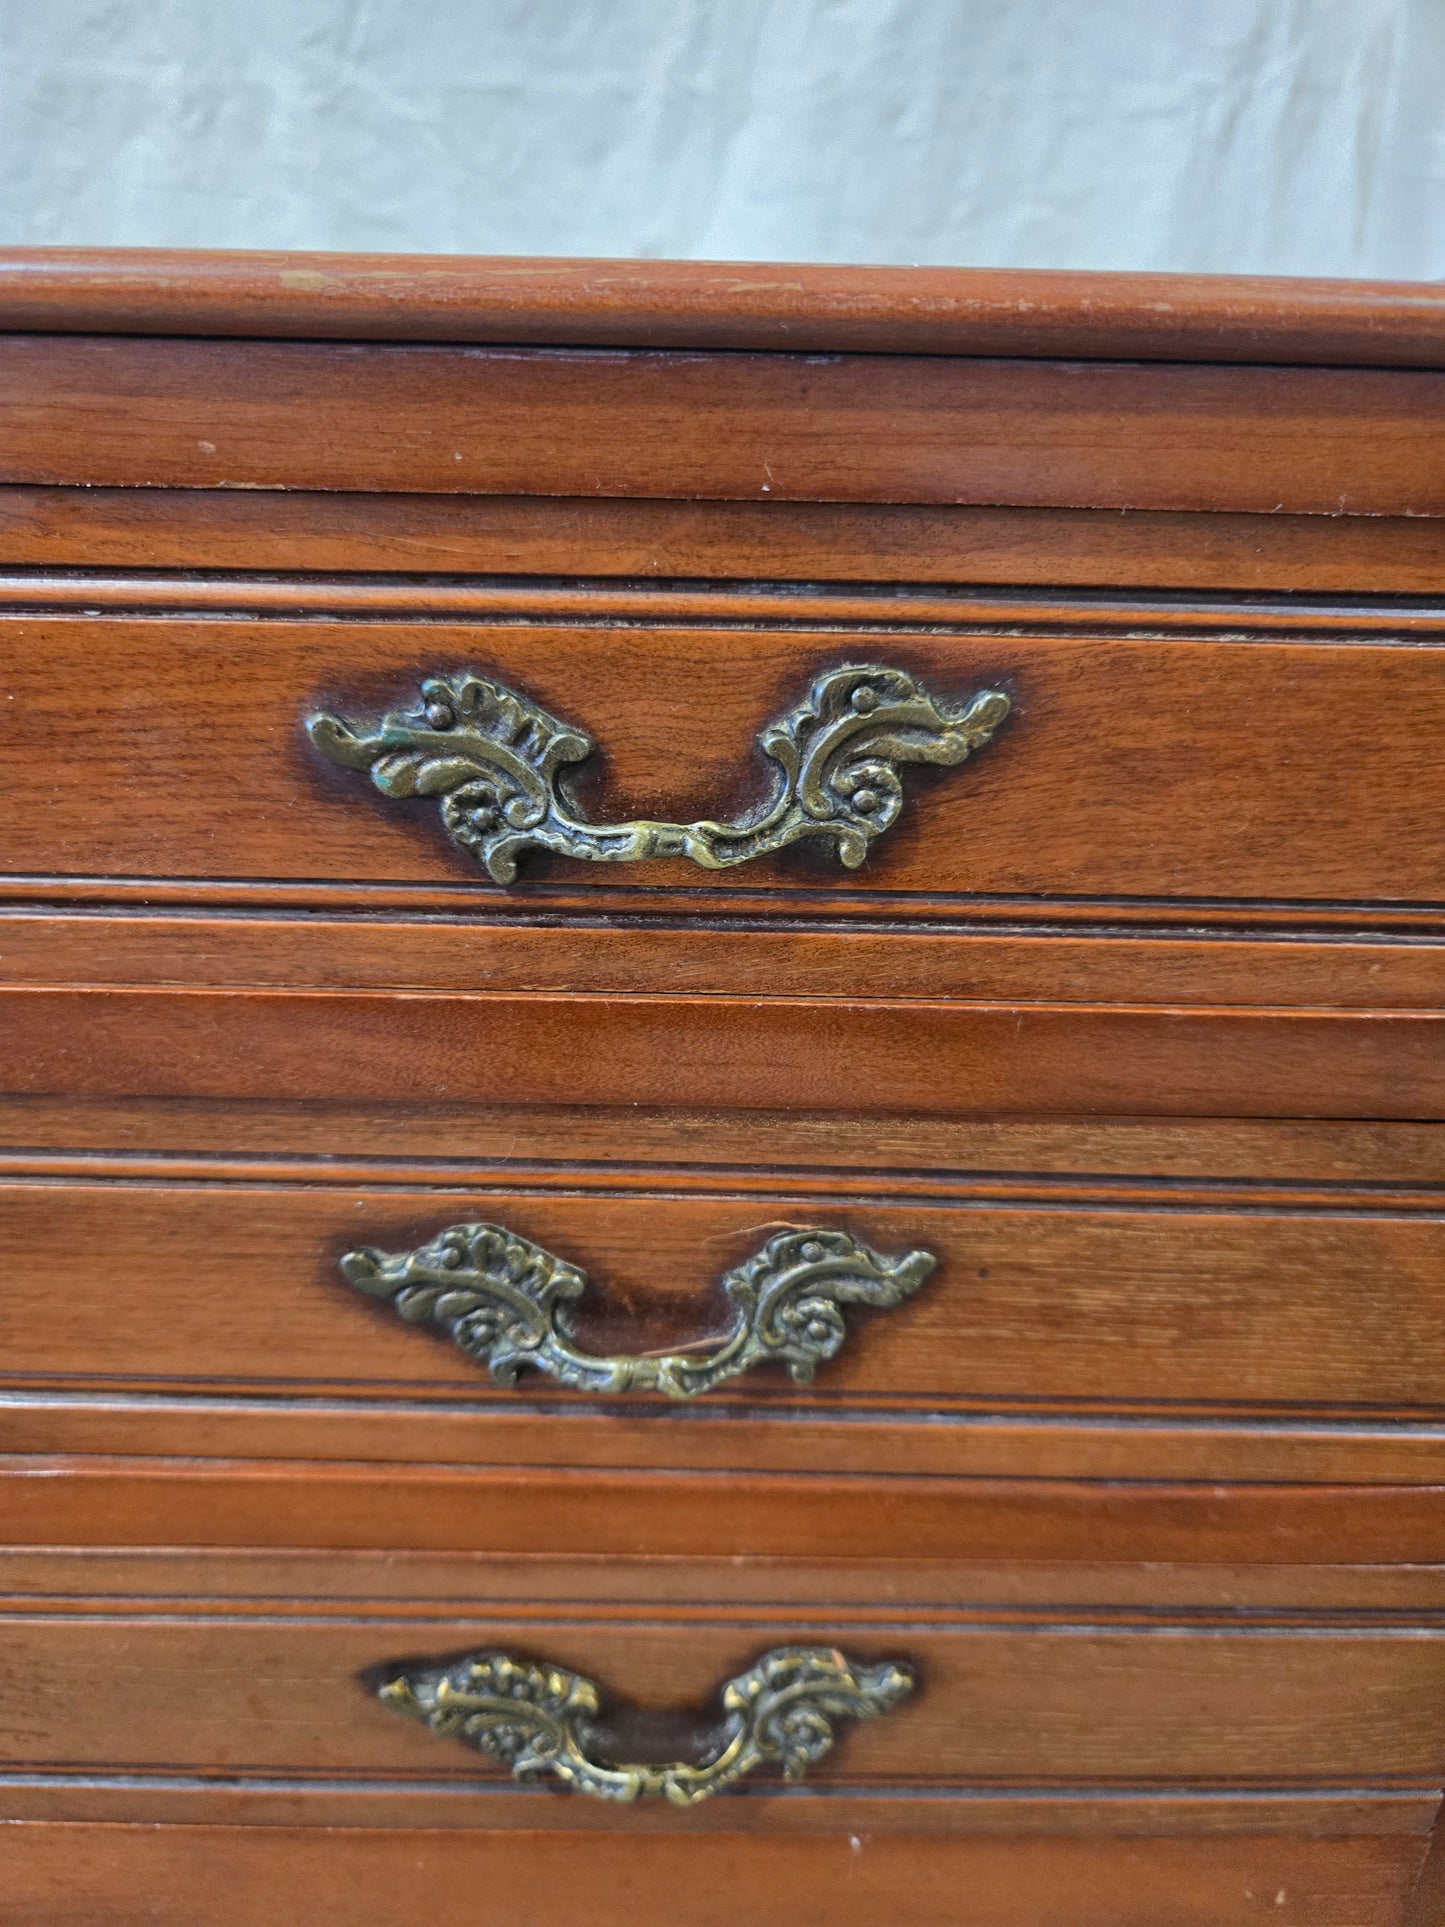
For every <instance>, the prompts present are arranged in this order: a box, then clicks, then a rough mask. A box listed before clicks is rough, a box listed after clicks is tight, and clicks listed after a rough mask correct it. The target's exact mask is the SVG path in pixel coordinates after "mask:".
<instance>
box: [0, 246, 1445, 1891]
mask: <svg viewBox="0 0 1445 1927" xmlns="http://www.w3.org/2000/svg"><path fill="white" fill-rule="evenodd" d="M0 329H3V331H4V332H0V715H3V719H4V737H3V746H0V1093H3V1094H0V1162H3V1169H0V1180H3V1182H0V1413H3V1421H0V1423H3V1435H0V1662H3V1671H4V1677H5V1680H6V1694H5V1702H4V1704H5V1712H4V1718H3V1720H0V1812H3V1816H4V1818H5V1819H7V1820H8V1821H9V1822H11V1824H10V1825H9V1826H7V1827H6V1828H5V1829H4V1835H3V1838H4V1843H5V1848H6V1859H5V1871H4V1876H3V1889H0V1920H3V1921H4V1922H6V1923H9V1922H11V1921H14V1922H15V1923H17V1927H20V1924H21V1923H23V1927H45V1924H46V1923H55V1924H56V1927H59V1924H60V1923H62V1922H63V1923H66V1927H77V1924H82V1923H91V1922H97V1923H99V1922H111V1921H116V1922H120V1921H125V1922H130V1921H137V1922H139V1921H141V1920H144V1921H147V1922H154V1923H158V1924H159V1927H194V1923H196V1922H198V1921H201V1920H205V1921H207V1922H210V1921H216V1922H218V1923H226V1924H227V1927H229V1923H237V1927H252V1924H253V1923H255V1924H256V1927H259V1924H260V1923H269V1922H273V1921H281V1920H284V1919H292V1918H295V1917H296V1916H295V1906H296V1896H297V1894H298V1892H304V1893H305V1894H306V1896H307V1902H306V1909H307V1911H306V1917H307V1919H308V1921H310V1922H314V1923H316V1924H317V1927H393V1924H394V1923H395V1924H398V1927H399V1923H401V1922H411V1921H415V1920H426V1921H428V1922H433V1923H436V1927H450V1924H451V1923H461V1922H472V1921H475V1920H477V1919H480V1918H483V1917H485V1918H486V1919H488V1920H495V1921H497V1922H498V1923H505V1927H557V1924H558V1923H562V1922H564V1921H571V1920H574V1919H577V1918H582V1917H585V1918H586V1919H588V1920H589V1921H590V1922H593V1923H595V1927H624V1924H633V1927H641V1923H649V1927H650V1923H654V1922H655V1923H657V1924H658V1927H768V1923H771V1922H774V1921H777V1922H784V1921H786V1922H788V1923H790V1927H824V1924H825V1923H828V1924H829V1927H833V1924H836V1927H847V1924H848V1923H858V1927H865V1924H866V1927H875V1924H876V1927H887V1924H888V1923H894V1922H897V1923H902V1924H903V1927H944V1923H949V1924H950V1927H951V1924H952V1923H955V1922H957V1921H960V1920H963V1919H966V1920H967V1921H968V1922H969V1923H970V1927H1038V1924H1039V1923H1042V1922H1045V1921H1046V1922H1048V1923H1050V1927H1243V1924H1244V1923H1248V1922H1251V1921H1256V1920H1257V1921H1269V1922H1273V1923H1277V1924H1278V1927H1407V1923H1408V1924H1409V1927H1428V1924H1429V1923H1436V1922H1439V1921H1441V1920H1445V1848H1435V1849H1432V1846H1431V1841H1432V1836H1433V1835H1436V1834H1437V1833H1438V1832H1439V1830H1438V1828H1437V1815H1438V1813H1439V1811H1440V1806H1441V1798H1442V1786H1445V1430H1442V1419H1445V1321H1442V1316H1441V1314H1442V1308H1445V1216H1442V1201H1445V1122H1442V1120H1445V884H1442V877H1445V834H1442V820H1445V777H1442V773H1441V760H1440V758H1441V750H1440V744H1441V741H1442V739H1445V653H1442V642H1445V606H1442V603H1441V591H1442V587H1445V295H1442V294H1441V293H1440V292H1439V291H1436V290H1428V289H1410V288H1397V289H1385V288H1369V287H1363V286H1349V285H1343V284H1342V285H1337V286H1332V285H1329V284H1289V283H1277V284H1271V283H1245V282H1220V283H1210V282H1191V281H1181V282H1177V283H1176V282H1173V281H1170V280H1167V279H1152V280H1151V279H1145V278H1140V279H1135V280H1131V279H1128V278H1121V277H1065V276H1048V275H1043V276H1029V275H974V274H962V273H960V274H940V273H931V272H918V273H902V272H888V273H884V272H882V271H848V272H843V271H833V270H792V269H745V270H734V269H712V268H683V267H678V268H670V267H667V266H658V265H655V264H652V265H637V266H625V265H624V266H618V265H616V264H611V265H609V264H605V263H591V264H565V263H562V264H546V263H532V264H520V263H484V262H472V263H466V262H446V261H415V262H404V261H394V260H385V259H375V260H372V259H366V258H356V259H342V258H327V257H315V258H308V257H249V258H248V257H195V258H192V257H186V256H151V255H125V254H121V255H105V254H87V255H70V254H65V253H40V254H25V253H20V254H12V255H10V256H7V257H5V258H4V259H3V260H0ZM398 1715H403V1716H406V1717H398ZM1442 1837H1445V1836H1442ZM479 1908H480V1909H481V1911H480V1912H479Z"/></svg>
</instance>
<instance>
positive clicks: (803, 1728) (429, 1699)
mask: <svg viewBox="0 0 1445 1927" xmlns="http://www.w3.org/2000/svg"><path fill="white" fill-rule="evenodd" d="M913 1684H914V1674H913V1669H912V1668H911V1667H909V1666H906V1665H903V1664H901V1663H899V1662H896V1661H891V1660H885V1661H883V1662H882V1663H881V1664H879V1665H877V1666H863V1665H860V1664H859V1663H858V1662H857V1661H856V1660H851V1659H848V1658H847V1657H846V1656H845V1655H844V1654H842V1653H840V1652H838V1651H836V1650H835V1649H833V1648H830V1647H827V1646H779V1647H776V1648H774V1650H773V1651H771V1652H768V1653H764V1655H763V1657H762V1658H761V1659H760V1660H759V1661H758V1662H757V1664H756V1665H755V1666H751V1667H749V1669H748V1670H747V1672H745V1673H739V1674H738V1676H737V1677H736V1678H735V1679H730V1680H728V1682H727V1683H726V1685H725V1686H724V1687H723V1689H722V1693H721V1699H722V1707H723V1720H722V1723H721V1725H720V1726H719V1727H718V1728H716V1729H715V1731H714V1733H713V1735H712V1736H711V1738H710V1740H709V1742H708V1744H707V1745H706V1748H705V1750H704V1753H703V1757H702V1759H701V1760H700V1761H698V1762H696V1763H693V1762H691V1761H687V1760H678V1761H673V1762H671V1763H669V1764H667V1765H641V1764H621V1763H614V1762H613V1761H611V1760H610V1759H608V1758H607V1757H606V1752H605V1743H603V1742H601V1740H600V1736H599V1733H598V1730H597V1725H596V1722H597V1720H598V1716H599V1715H600V1714H601V1711H602V1694H601V1692H600V1690H599V1689H598V1687H597V1686H596V1685H595V1684H594V1682H593V1681H592V1680H590V1679H585V1678H584V1677H583V1676H582V1675H581V1674H580V1673H572V1672H569V1671H567V1669H566V1668H565V1667H561V1666H549V1665H545V1664H542V1665H534V1664H531V1663H529V1662H528V1661H526V1660H519V1659H513V1658H511V1657H509V1656H508V1655H507V1654H506V1653H472V1654H469V1655H468V1656H467V1657H466V1658H465V1659H461V1660H458V1661H457V1662H456V1663H455V1664H453V1665H451V1666H440V1667H434V1668H420V1669H417V1670H416V1671H410V1672H402V1673H398V1674H396V1675H394V1676H393V1677H392V1678H389V1679H388V1680H386V1681H385V1683H384V1684H383V1685H382V1686H381V1687H380V1689H379V1691H380V1697H381V1698H382V1699H383V1700H384V1701H385V1703H386V1704H387V1705H388V1706H390V1707H393V1708H394V1709H395V1710H396V1711H397V1712H398V1713H406V1714H409V1715H411V1716H412V1717H413V1718H415V1719H419V1720H423V1721H425V1723H426V1724H427V1725H428V1726H429V1727H430V1728H431V1730H432V1732H433V1733H436V1734H438V1735H439V1736H441V1737H442V1738H444V1739H450V1738H458V1739H463V1740H466V1741H467V1742H468V1743H469V1744H470V1745H472V1746H474V1747H476V1748H477V1749H478V1750H479V1751H481V1752H483V1753H489V1754H491V1755H492V1757H493V1758H494V1759H497V1760H500V1761H501V1762H502V1763H503V1765H504V1766H508V1767H510V1768H511V1770H512V1777H513V1778H514V1779H516V1780H520V1781H523V1782H526V1781H530V1780H537V1779H540V1778H542V1777H543V1776H544V1775H546V1774H548V1773H551V1774H555V1775H556V1777H557V1778H558V1779H559V1780H561V1781H562V1782H563V1783H564V1784H565V1785H566V1786H569V1787H571V1788H573V1789H575V1791H577V1792H579V1793H590V1794H592V1795H594V1796H595V1797H596V1798H597V1799H599V1800H620V1801H632V1800H640V1799H654V1798H657V1797H662V1798H664V1799H667V1800H669V1801H671V1803H672V1804H673V1805H674V1806H680V1807H687V1806H694V1805H695V1804H696V1803H697V1802H698V1801H699V1800H706V1799H708V1798H709V1797H710V1796H711V1795H712V1794H714V1793H720V1792H721V1791H722V1790H723V1789H724V1788H725V1787H728V1786H731V1785H732V1784H733V1782H734V1781H735V1780H739V1779H741V1778H742V1776H743V1775H744V1774H745V1773H751V1772H752V1771H753V1769H754V1768H755V1767H758V1766H762V1765H764V1764H765V1763H773V1762H776V1763H778V1764H780V1765H781V1766H782V1769H783V1777H784V1779H786V1780H798V1779H801V1778H802V1776H803V1774H804V1773H805V1772H806V1771H807V1769H808V1768H809V1767H810V1766H813V1765H815V1764H816V1763H817V1762H818V1761H819V1760H821V1759H822V1757H823V1755H824V1754H825V1753H827V1752H829V1751H830V1749H831V1748H832V1745H833V1742H834V1739H835V1737H836V1735H835V1732H834V1728H835V1725H836V1723H837V1722H838V1721H840V1720H871V1719H876V1718H877V1717H878V1715H879V1714H880V1713H886V1712H888V1711H889V1710H890V1709H891V1708H892V1707H894V1706H897V1705H898V1703H899V1702H900V1701H901V1700H903V1699H906V1698H907V1696H908V1695H909V1693H911V1692H912V1690H913Z"/></svg>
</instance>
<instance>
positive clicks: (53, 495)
mask: <svg viewBox="0 0 1445 1927" xmlns="http://www.w3.org/2000/svg"><path fill="white" fill-rule="evenodd" d="M0 563H3V564H4V565H6V566H7V567H9V566H13V565H16V564H20V565H32V566H34V565H41V566H43V565H47V564H48V565H55V564H60V565H63V566H64V567H67V568H72V567H77V568H81V567H83V568H101V569H107V568H127V569H130V568H135V569H147V570H155V569H275V570H296V569H332V570H364V571H367V572H368V573H374V572H375V571H377V570H438V571H457V570H480V571H482V572H484V573H486V572H497V573H500V574H510V575H524V576H525V575H567V574H570V573H576V574H580V575H583V576H591V577H598V578H605V577H637V578H643V579H645V578H649V577H659V576H662V577H666V576H681V577H687V576H694V577H696V576H706V577H724V578H726V577H731V578H734V579H736V578H739V577H740V578H742V579H744V580H746V579H748V578H754V577H764V578H769V577H770V578H773V579H777V578H780V577H781V578H789V577H792V578H795V579H797V580H799V581H803V582H819V581H835V582H883V581H889V580H896V581H899V582H909V583H937V582H942V583H955V582H969V583H1008V584H1022V583H1036V584H1041V585H1043V586H1046V587H1049V588H1057V587H1062V586H1065V585H1070V586H1072V585H1078V586H1081V587H1089V586H1092V585H1098V584H1114V585H1117V586H1121V587H1131V588H1144V589H1147V588H1191V589H1207V590H1221V591H1239V590H1251V591H1257V590H1269V589H1275V590H1278V589H1294V590H1315V591H1330V590H1341V591H1345V592H1353V591H1358V590H1360V588H1361V586H1362V585H1365V586H1367V587H1368V588H1369V589H1370V590H1371V591H1373V592H1374V593H1376V594H1381V595H1384V594H1396V595H1399V594H1415V595H1422V596H1430V595H1436V594H1438V591H1439V588H1440V581H1441V573H1442V569H1445V518H1430V517H1410V516H1318V515H1267V516H1259V515H1229V514H1218V513H1215V514H1210V515H1191V514H1187V513H1170V512H1155V511H1151V510H1147V509H1132V510H1124V511H1119V510H1114V509H1000V508H977V507H974V508H969V507H962V508H960V507H942V508H914V507H901V506H898V505H896V504H890V503H877V502H867V503H858V502H854V503H814V502H773V501H771V500H769V501H766V502H706V503H698V502H677V501H674V502H665V501H641V500H638V501H626V500H616V499H614V500H611V501H587V500H578V499H576V498H567V497H553V498H547V497H541V496H504V495H388V494H372V495H364V496H356V495H338V494H327V493H324V492H307V491H305V490H295V491H288V492H284V493H283V492H279V491H256V492H252V491H246V490H191V489H163V488H147V489H123V488H122V489H115V488H26V487H23V486H19V485H9V486H0ZM509 586H510V587H511V588H512V590H513V593H514V594H515V593H516V592H517V585H516V584H515V583H512V584H510V585H509ZM10 593H11V594H13V593H14V585H13V583H12V585H11V588H10Z"/></svg>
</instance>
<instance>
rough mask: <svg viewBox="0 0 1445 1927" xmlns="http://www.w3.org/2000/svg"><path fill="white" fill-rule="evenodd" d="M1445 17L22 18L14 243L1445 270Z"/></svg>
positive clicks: (1131, 3)
mask: <svg viewBox="0 0 1445 1927" xmlns="http://www.w3.org/2000/svg"><path fill="white" fill-rule="evenodd" d="M1442 190H1445V0H0V242H12V243H15V242H32V243H34V242H61V243H74V244H131V245H157V246H163V245H170V246H197V247H287V248H363V249H374V248H380V249H398V250H424V251H449V252H451V251H455V252H465V253H507V254H513V253H515V254H593V255H596V254H615V255H663V256H666V255H675V256H692V257H702V258H712V259H723V260H739V259H744V260H746V259H754V260H819V261H880V262H907V261H920V262H935V263H956V264H965V263H971V264H979V265H1000V266H1005V265H1007V266H1025V267H1027V266H1047V267H1099V268H1185V269H1212V270H1225V271H1230V270H1232V271H1238V272H1261V273H1296V274H1338V275H1376V276H1412V277H1421V278H1425V277H1439V276H1445V192H1442Z"/></svg>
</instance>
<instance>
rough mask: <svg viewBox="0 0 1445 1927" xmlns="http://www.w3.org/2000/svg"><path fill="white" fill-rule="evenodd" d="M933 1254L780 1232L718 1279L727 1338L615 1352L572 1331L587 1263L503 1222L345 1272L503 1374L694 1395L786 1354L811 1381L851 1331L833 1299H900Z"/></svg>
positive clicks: (367, 1253)
mask: <svg viewBox="0 0 1445 1927" xmlns="http://www.w3.org/2000/svg"><path fill="white" fill-rule="evenodd" d="M937 1262H938V1260H937V1259H936V1258H934V1257H933V1255H932V1254H931V1253H930V1252H927V1251H909V1252H906V1253H905V1254H904V1255H903V1257H901V1258H884V1257H882V1256H881V1255H880V1254H879V1253H878V1252H876V1251H874V1250H873V1249H872V1248H871V1246H869V1245H865V1244H864V1243H863V1242H862V1241H861V1240H860V1239H858V1238H854V1237H852V1236H850V1234H849V1233H848V1232H846V1231H785V1232H782V1233H780V1234H779V1236H777V1237H776V1238H770V1239H769V1241H768V1243H767V1244H766V1245H764V1247H763V1249H762V1250H761V1251H760V1252H759V1253H758V1254H757V1256H756V1257H754V1258H750V1259H749V1260H748V1261H747V1263H746V1264H744V1265H739V1267H738V1268H737V1270H736V1271H730V1272H729V1273H728V1274H727V1276H726V1277H725V1278H724V1279H723V1281H722V1289H723V1294H724V1296H725V1297H726V1298H727V1300H728V1303H729V1304H730V1305H731V1306H732V1309H733V1323H732V1327H731V1329H730V1330H729V1331H728V1332H727V1334H726V1336H725V1337H723V1338H722V1339H720V1340H716V1341H712V1340H707V1341H702V1342H701V1343H699V1344H697V1345H695V1346H692V1347H690V1348H685V1349H683V1350H680V1351H675V1352H663V1353H646V1352H644V1353H639V1354H636V1355H632V1356H629V1355H626V1354H624V1355H623V1356H620V1357H616V1358H599V1357H597V1356H595V1355H593V1354H592V1353H589V1352H584V1351H579V1350H578V1348H577V1346H576V1344H575V1343H574V1341H573V1339H572V1337H571V1334H570V1333H569V1331H568V1329H567V1315H566V1308H567V1306H568V1305H569V1304H571V1303H572V1302H573V1301H574V1300H576V1299H578V1298H580V1297H581V1296H582V1293H583V1292H584V1291H585V1290H586V1289H587V1275H586V1273H585V1272H582V1271H578V1270H577V1268H576V1267H575V1266H574V1265H569V1264H567V1263H565V1262H564V1261H563V1260H562V1259H561V1258H554V1257H553V1255H552V1253H551V1252H550V1251H544V1250H543V1249H542V1247H541V1246H540V1245H534V1244H532V1243H530V1242H529V1240H528V1239H526V1238H519V1237H518V1236H517V1235H516V1233H515V1232H512V1231H507V1230H506V1229H504V1228H503V1227H502V1226H501V1225H496V1224H454V1225H451V1226H449V1227H448V1228H447V1230H445V1231H442V1232H439V1233H438V1234H437V1236H436V1237H435V1238H433V1239H432V1240H431V1242H430V1243H429V1244H424V1245H419V1246H418V1247H417V1248H416V1250H414V1251H375V1250H372V1249H370V1248H369V1247H368V1248H365V1249H362V1250H359V1251H348V1252H347V1254H346V1256H345V1257H344V1258H343V1259H342V1260H341V1270H342V1274H343V1276H344V1277H345V1278H346V1279H347V1281H348V1283H350V1284H353V1285H355V1286H356V1288H357V1290H358V1291H363V1292H365V1293H366V1295H367V1297H368V1298H379V1299H382V1300H384V1301H386V1302H388V1303H390V1304H391V1305H392V1307H393V1308H394V1309H395V1310H396V1311H397V1312H399V1313H400V1315H401V1316H402V1317H403V1318H405V1319H408V1320H409V1321H410V1322H411V1323H412V1324H416V1325H430V1326H431V1327H432V1328H433V1330H435V1331H438V1332H440V1333H442V1334H443V1336H445V1337H447V1338H450V1339H451V1341H452V1343H453V1344H454V1345H456V1346H457V1347H458V1348H459V1349H460V1350H461V1351H463V1352H465V1353H466V1355H467V1356H468V1358H471V1359H475V1360H476V1362H477V1363H478V1364H484V1365H486V1366H488V1367H489V1368H490V1370H491V1374H492V1377H493V1378H494V1379H495V1380H496V1381H497V1383H498V1384H499V1385H513V1384H515V1383H516V1379H517V1373H518V1371H519V1370H520V1369H521V1367H522V1366H524V1365H532V1366H535V1367H536V1369H537V1370H538V1371H541V1372H549V1373H550V1374H551V1376H552V1377H553V1378H555V1379H557V1380H558V1381H559V1382H560V1383H561V1384H563V1385H570V1386H572V1387H574V1388H575V1389H576V1390H578V1391H582V1392H594V1393H612V1392H629V1391H661V1392H666V1394H667V1395H668V1397H669V1398H695V1397H696V1396H697V1394H698V1393H699V1392H706V1391H710V1390H711V1389H712V1387H713V1386H714V1385H721V1384H722V1383H723V1381H724V1380H725V1379H729V1378H736V1377H737V1376H738V1374H739V1373H740V1372H746V1371H748V1370H750V1369H751V1367H752V1366H754V1365H765V1364H779V1365H786V1366H787V1368H788V1370H789V1372H790V1373H791V1375H792V1376H793V1378H794V1379H796V1380H797V1381H798V1382H799V1383H800V1384H805V1383H806V1382H807V1381H808V1380H809V1379H810V1378H811V1377H812V1376H813V1373H814V1370H815V1369H816V1367H817V1366H818V1365H820V1364H822V1363H823V1362H824V1361H825V1360H827V1359H829V1358H831V1357H832V1356H833V1355H834V1353H835V1352H836V1351H837V1350H838V1349H839V1347H840V1346H841V1345H842V1343H843V1340H844V1339H845V1338H846V1337H847V1326H846V1325H845V1323H844V1320H843V1313H842V1310H841V1309H840V1307H842V1306H843V1305H871V1306H873V1307H874V1308H875V1309H878V1310H883V1309H887V1308H888V1307H890V1306H893V1305H900V1304H902V1302H903V1301H904V1299H905V1298H910V1297H911V1296H912V1295H913V1293H914V1292H915V1291H917V1289H918V1287H919V1286H920V1285H921V1284H922V1283H923V1281H924V1279H925V1278H926V1277H927V1276H928V1274H929V1273H930V1272H931V1271H932V1270H933V1268H934V1266H935V1265H936V1264H937Z"/></svg>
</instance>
